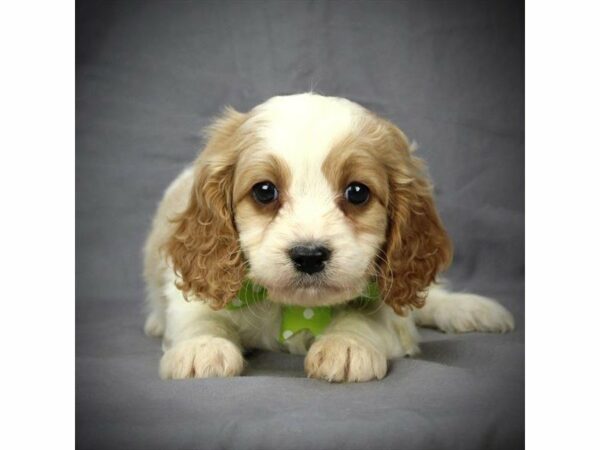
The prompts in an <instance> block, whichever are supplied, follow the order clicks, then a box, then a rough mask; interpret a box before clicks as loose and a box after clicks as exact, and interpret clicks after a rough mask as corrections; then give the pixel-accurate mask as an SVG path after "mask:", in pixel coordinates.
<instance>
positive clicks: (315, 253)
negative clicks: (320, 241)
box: [290, 244, 331, 274]
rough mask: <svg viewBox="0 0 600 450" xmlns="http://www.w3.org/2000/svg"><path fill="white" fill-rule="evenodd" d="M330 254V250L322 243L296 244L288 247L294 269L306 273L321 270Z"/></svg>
mask: <svg viewBox="0 0 600 450" xmlns="http://www.w3.org/2000/svg"><path fill="white" fill-rule="evenodd" d="M330 255H331V250H329V249H328V248H326V247H323V246H322V245H310V244H309V245H297V246H295V247H292V249H290V258H291V259H292V261H294V266H295V267H296V269H297V270H299V271H300V272H304V273H308V274H313V273H317V272H320V271H321V270H323V268H324V267H325V264H324V263H325V261H327V260H328V259H329V256H330Z"/></svg>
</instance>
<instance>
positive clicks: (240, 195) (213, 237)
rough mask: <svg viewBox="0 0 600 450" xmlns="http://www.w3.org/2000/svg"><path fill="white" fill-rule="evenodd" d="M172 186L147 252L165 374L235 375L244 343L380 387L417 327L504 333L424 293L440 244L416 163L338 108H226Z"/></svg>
mask: <svg viewBox="0 0 600 450" xmlns="http://www.w3.org/2000/svg"><path fill="white" fill-rule="evenodd" d="M208 134H209V139H208V143H207V146H206V148H205V149H204V150H203V151H202V152H201V154H200V155H199V157H198V159H197V160H196V162H195V163H194V164H193V166H192V167H189V168H187V169H186V170H184V171H183V172H182V173H181V174H180V175H179V177H178V178H177V179H176V180H175V181H174V182H173V183H172V184H171V185H170V186H169V188H168V189H167V191H166V193H165V195H164V198H163V199H162V201H161V203H160V205H159V207H158V211H157V213H156V216H155V218H154V222H153V225H152V230H151V232H150V235H149V237H148V240H147V242H146V246H145V249H144V250H145V251H144V253H145V273H144V275H145V279H146V283H147V289H148V304H149V308H150V313H149V315H148V318H147V321H146V325H145V331H146V333H147V334H149V335H151V336H162V337H163V349H164V355H163V357H162V360H161V363H160V374H161V376H162V377H163V378H188V377H197V378H201V377H219V376H235V375H240V374H241V373H242V370H243V368H244V358H243V351H244V350H245V349H250V348H258V349H266V350H273V351H289V352H292V353H300V354H306V359H305V369H306V373H307V375H308V376H309V377H314V378H321V379H324V380H328V381H368V380H372V379H375V378H377V379H381V378H383V377H384V376H385V374H386V372H387V360H388V359H389V358H396V357H400V356H404V355H412V354H415V353H417V352H418V334H417V329H416V327H415V324H416V325H422V326H433V327H437V328H439V329H441V330H443V331H448V332H466V331H492V332H504V331H508V330H511V329H512V328H513V318H512V316H511V315H510V313H509V312H508V311H506V310H505V309H504V308H503V307H502V306H500V305H499V304H498V303H496V302H494V301H492V300H490V299H487V298H484V297H481V296H477V295H472V294H464V293H450V292H448V291H445V290H444V289H442V288H441V287H439V286H436V285H435V284H434V282H435V277H436V274H437V273H438V272H439V271H440V270H441V269H443V268H445V267H446V266H447V265H448V264H449V263H450V260H451V255H452V250H451V243H450V240H449V238H448V235H447V234H446V231H445V230H444V228H443V226H442V223H441V221H440V218H439V216H438V213H437V212H436V209H435V206H434V201H433V198H432V188H431V184H430V183H429V181H428V179H427V176H426V173H425V168H424V165H423V163H422V162H421V161H420V160H419V159H418V158H416V157H415V156H414V154H413V149H412V148H411V147H410V145H409V143H408V141H407V139H406V137H405V136H404V134H403V133H402V132H401V131H400V130H399V129H398V128H396V127H395V126H394V125H393V124H391V123H390V122H388V121H386V120H384V119H382V118H379V117H378V116H376V115H375V114H373V113H372V112H370V111H368V110H366V109H365V108H363V107H361V106H359V105H357V104H356V103H353V102H351V101H349V100H346V99H342V98H336V97H324V96H321V95H316V94H312V93H307V94H299V95H290V96H281V97H274V98H272V99H270V100H268V101H267V102H265V103H263V104H261V105H259V106H257V107H255V108H254V109H252V110H251V111H250V112H248V113H245V114H243V113H239V112H236V111H234V110H232V109H227V110H226V111H225V113H224V114H223V116H222V117H221V118H219V119H218V120H216V122H215V123H214V124H213V125H212V126H211V127H210V128H209V130H208Z"/></svg>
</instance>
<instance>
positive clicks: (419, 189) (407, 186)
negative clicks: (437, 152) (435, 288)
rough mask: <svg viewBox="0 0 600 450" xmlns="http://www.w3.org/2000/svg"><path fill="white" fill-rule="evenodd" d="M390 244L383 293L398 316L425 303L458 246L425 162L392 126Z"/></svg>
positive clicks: (385, 253) (384, 265) (381, 267)
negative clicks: (445, 221)
mask: <svg viewBox="0 0 600 450" xmlns="http://www.w3.org/2000/svg"><path fill="white" fill-rule="evenodd" d="M386 126H387V127H388V130H389V139H388V146H391V147H392V148H388V149H387V151H386V157H387V161H386V166H387V170H388V177H389V203H388V227H387V239H386V244H385V245H384V248H383V249H382V254H381V258H380V259H381V261H380V263H379V265H378V271H379V273H378V275H379V276H378V280H379V289H380V292H381V294H382V296H383V298H384V300H385V302H386V303H387V304H389V305H390V306H391V307H392V308H393V309H394V311H395V312H396V313H397V314H401V315H403V314H405V313H406V312H407V310H408V309H410V308H412V307H416V308H420V307H422V306H423V305H424V303H425V297H426V294H427V288H428V287H429V285H430V284H431V283H432V282H433V281H435V277H436V275H437V273H438V272H439V271H440V270H442V269H444V268H445V267H447V266H448V265H449V264H450V261H451V259H452V244H451V242H450V239H449V238H448V235H447V233H446V230H445V229H444V227H443V225H442V222H441V221H440V218H439V216H438V213H437V211H436V209H435V206H434V201H433V197H432V186H431V184H430V183H429V181H428V179H427V176H426V174H425V170H424V164H423V163H422V161H421V160H419V159H418V158H416V157H414V156H413V155H412V151H411V149H410V147H409V144H408V142H407V139H406V137H405V136H404V134H403V133H402V132H401V131H400V130H399V129H398V128H396V127H395V126H394V125H392V124H391V123H389V122H386Z"/></svg>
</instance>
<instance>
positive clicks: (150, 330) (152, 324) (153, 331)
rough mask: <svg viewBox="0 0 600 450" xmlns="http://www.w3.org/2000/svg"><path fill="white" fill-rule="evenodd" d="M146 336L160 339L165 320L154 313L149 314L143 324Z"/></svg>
mask: <svg viewBox="0 0 600 450" xmlns="http://www.w3.org/2000/svg"><path fill="white" fill-rule="evenodd" d="M144 333H146V336H151V337H162V335H163V334H165V320H164V318H161V317H160V316H159V315H158V314H156V313H150V315H149V316H148V318H147V319H146V323H145V324H144Z"/></svg>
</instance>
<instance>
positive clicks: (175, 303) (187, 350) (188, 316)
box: [160, 288, 244, 379]
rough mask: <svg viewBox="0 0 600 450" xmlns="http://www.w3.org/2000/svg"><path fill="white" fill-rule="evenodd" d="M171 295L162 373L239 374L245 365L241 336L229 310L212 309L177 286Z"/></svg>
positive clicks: (186, 375)
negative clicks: (190, 298) (188, 295)
mask: <svg viewBox="0 0 600 450" xmlns="http://www.w3.org/2000/svg"><path fill="white" fill-rule="evenodd" d="M173 290H174V291H175V292H173ZM168 297H169V306H168V308H167V315H166V317H167V327H166V332H165V338H164V341H163V348H164V349H165V353H164V355H163V357H162V359H161V361H160V376H161V377H162V378H167V379H168V378H173V379H181V378H207V377H227V376H236V375H240V374H241V373H242V370H243V368H244V358H243V356H242V348H241V343H240V338H239V335H238V332H237V330H236V329H235V326H234V325H233V323H232V322H231V321H230V320H229V318H228V316H227V313H226V312H218V311H213V310H212V309H211V308H210V307H209V306H208V305H206V304H204V303H202V302H199V301H191V302H186V301H185V300H184V299H183V297H182V296H181V293H180V292H179V291H177V290H176V289H175V288H173V289H172V290H171V293H170V294H169V295H168Z"/></svg>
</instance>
